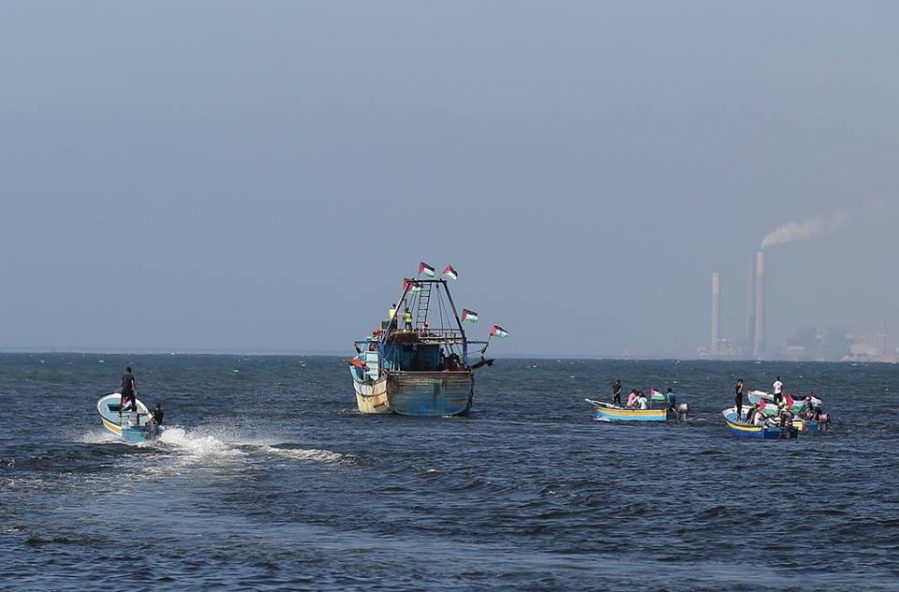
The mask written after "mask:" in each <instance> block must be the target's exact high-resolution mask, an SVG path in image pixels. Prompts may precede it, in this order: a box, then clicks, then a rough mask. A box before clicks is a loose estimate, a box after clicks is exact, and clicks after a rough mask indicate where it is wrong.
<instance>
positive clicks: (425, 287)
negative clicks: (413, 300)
mask: <svg viewBox="0 0 899 592" xmlns="http://www.w3.org/2000/svg"><path fill="white" fill-rule="evenodd" d="M430 304H431V284H430V283H423V284H421V291H420V292H419V293H418V309H417V312H416V315H415V328H416V329H424V326H425V323H427V322H428V307H429V306H430Z"/></svg>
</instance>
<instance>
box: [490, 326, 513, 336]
mask: <svg viewBox="0 0 899 592" xmlns="http://www.w3.org/2000/svg"><path fill="white" fill-rule="evenodd" d="M490 336H491V337H508V336H509V332H508V331H506V330H505V329H503V328H502V327H500V326H499V325H490Z"/></svg>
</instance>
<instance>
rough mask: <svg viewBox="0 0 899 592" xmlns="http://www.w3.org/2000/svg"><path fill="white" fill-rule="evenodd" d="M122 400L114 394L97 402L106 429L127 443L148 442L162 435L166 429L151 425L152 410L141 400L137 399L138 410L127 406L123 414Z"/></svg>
mask: <svg viewBox="0 0 899 592" xmlns="http://www.w3.org/2000/svg"><path fill="white" fill-rule="evenodd" d="M121 398H122V395H121V394H119V393H112V394H111V395H106V396H105V397H101V398H100V400H99V401H97V411H98V412H99V413H100V421H101V422H102V423H103V427H104V428H106V429H107V430H109V431H110V432H112V433H113V434H115V435H116V436H118V437H119V438H121V439H123V440H125V441H127V442H146V441H148V440H153V439H155V438H158V437H159V436H160V435H161V434H162V432H163V430H164V428H163V427H162V426H155V427H154V426H153V425H151V421H150V419H151V417H150V410H149V409H147V406H146V405H144V404H143V402H142V401H140V399H137V409H136V410H132V409H130V405H127V406H126V407H125V411H124V413H122V408H121Z"/></svg>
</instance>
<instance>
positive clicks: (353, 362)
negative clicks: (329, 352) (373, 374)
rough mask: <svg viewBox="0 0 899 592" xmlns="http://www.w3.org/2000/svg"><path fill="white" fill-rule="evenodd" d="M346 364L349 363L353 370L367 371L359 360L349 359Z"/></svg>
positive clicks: (363, 363) (365, 366) (366, 367)
mask: <svg viewBox="0 0 899 592" xmlns="http://www.w3.org/2000/svg"><path fill="white" fill-rule="evenodd" d="M347 362H349V363H350V366H352V367H354V368H359V369H360V370H368V366H367V365H366V364H365V362H363V361H362V360H360V359H359V358H350V359H348V360H347Z"/></svg>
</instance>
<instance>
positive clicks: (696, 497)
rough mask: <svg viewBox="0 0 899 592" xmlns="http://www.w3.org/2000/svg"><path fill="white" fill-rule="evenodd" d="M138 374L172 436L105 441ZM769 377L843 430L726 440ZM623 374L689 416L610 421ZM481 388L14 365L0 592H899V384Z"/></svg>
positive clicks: (811, 372) (219, 370) (580, 372)
mask: <svg viewBox="0 0 899 592" xmlns="http://www.w3.org/2000/svg"><path fill="white" fill-rule="evenodd" d="M126 364H130V365H131V366H133V367H134V369H135V373H136V377H137V382H138V387H139V396H140V398H141V399H142V400H143V401H144V402H145V403H147V404H148V405H154V404H155V403H156V402H160V401H161V402H163V405H164V408H165V413H166V415H165V427H166V432H165V434H164V435H163V437H162V438H161V440H160V441H159V442H154V443H148V444H141V445H134V444H126V443H124V442H121V441H118V440H117V439H116V438H115V437H114V436H113V435H111V434H109V433H108V432H106V431H105V430H104V429H103V428H102V427H101V425H100V421H99V416H98V414H97V411H96V401H97V399H98V398H99V397H101V396H102V395H104V394H107V393H109V392H112V391H113V390H114V388H115V387H116V386H117V385H118V380H119V376H120V374H121V372H122V370H123V368H124V366H125V365H126ZM775 375H780V376H781V377H782V378H783V380H784V382H785V383H786V390H787V391H788V392H794V393H799V394H805V393H806V392H808V391H809V390H813V391H815V393H817V394H818V395H819V396H820V397H821V398H823V400H824V404H825V408H826V410H827V411H828V412H829V413H830V414H831V416H832V417H833V423H832V425H831V429H830V430H829V431H828V432H826V433H812V434H806V435H802V436H801V437H800V439H799V440H798V441H751V440H742V439H737V438H734V437H732V436H731V435H730V434H729V433H728V431H727V430H726V428H725V426H724V422H723V420H722V418H721V414H720V412H721V410H722V409H723V408H725V407H728V406H730V405H732V404H733V383H734V381H735V379H736V378H737V377H738V376H739V377H742V378H743V379H744V380H745V381H746V384H747V386H748V387H750V388H762V389H766V388H767V387H768V386H769V385H770V383H771V382H772V381H773V379H774V376H775ZM616 377H618V378H621V380H622V382H623V384H624V388H625V392H627V390H629V389H630V388H640V389H642V390H644V391H647V392H648V390H649V388H650V387H655V388H658V389H660V390H665V389H667V387H669V386H670V387H673V388H674V390H675V391H677V392H679V393H682V400H685V401H687V402H689V404H690V417H689V420H688V421H687V422H686V423H683V424H677V423H669V424H661V425H655V424H646V425H623V424H613V423H603V422H596V421H593V420H592V408H591V407H590V406H589V405H588V404H587V403H585V402H584V401H583V400H584V398H585V397H589V398H607V397H608V390H609V385H610V383H611V381H612V380H613V379H614V378H616ZM475 391H476V395H475V401H474V406H473V408H472V413H471V415H470V416H469V417H461V418H405V417H389V416H363V415H360V414H359V413H358V412H357V411H356V406H355V400H354V396H353V389H352V385H351V381H350V376H349V372H348V371H347V366H346V362H345V360H344V359H342V358H338V357H304V356H285V357H275V356H258V357H252V356H198V355H171V356H168V355H165V356H162V355H160V356H143V355H141V356H114V355H96V354H89V355H86V354H85V355H83V354H6V355H0V588H3V589H9V590H30V589H33V590H83V589H88V588H93V589H99V588H104V589H113V590H146V589H149V588H151V587H154V588H155V587H159V586H161V587H162V589H167V590H178V589H183V590H196V589H216V590H247V589H251V590H252V589H255V590H274V589H349V590H390V591H398V590H423V589H427V590H521V589H527V590H582V589H597V590H634V589H640V590H771V589H776V590H841V591H842V590H897V589H899V428H897V423H896V419H897V412H899V406H897V404H899V397H897V391H899V367H897V366H893V365H876V364H871V365H850V364H813V363H803V364H792V363H752V362H677V361H589V360H544V359H541V360H522V359H513V360H503V359H500V360H498V361H497V363H496V364H495V365H494V366H493V367H487V368H483V369H481V370H479V371H478V373H477V380H476V385H475Z"/></svg>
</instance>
